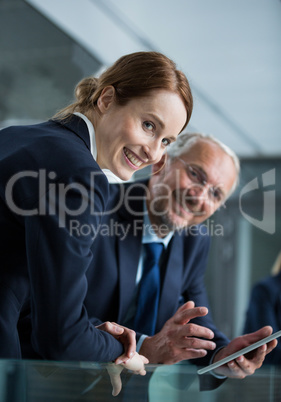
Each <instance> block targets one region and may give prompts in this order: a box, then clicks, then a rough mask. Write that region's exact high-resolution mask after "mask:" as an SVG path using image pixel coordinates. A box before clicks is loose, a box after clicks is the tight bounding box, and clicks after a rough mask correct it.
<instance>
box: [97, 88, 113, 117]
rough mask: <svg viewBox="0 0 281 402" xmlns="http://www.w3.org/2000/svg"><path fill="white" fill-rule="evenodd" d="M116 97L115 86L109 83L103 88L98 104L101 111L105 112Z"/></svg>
mask: <svg viewBox="0 0 281 402" xmlns="http://www.w3.org/2000/svg"><path fill="white" fill-rule="evenodd" d="M114 99H115V88H114V87H113V86H112V85H109V86H107V87H105V88H103V90H102V92H101V94H100V96H99V98H98V101H97V105H98V108H99V110H100V112H101V113H105V112H106V111H107V110H108V109H109V107H110V105H111V104H112V103H113V102H114Z"/></svg>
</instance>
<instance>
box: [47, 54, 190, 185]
mask: <svg viewBox="0 0 281 402" xmlns="http://www.w3.org/2000/svg"><path fill="white" fill-rule="evenodd" d="M75 93H76V98H77V101H76V102H75V103H73V104H71V105H69V106H68V107H66V108H65V109H63V110H61V111H60V112H59V113H57V115H56V116H55V119H58V120H65V119H69V117H70V116H71V115H72V114H73V113H75V112H79V113H82V114H83V115H85V116H86V117H87V118H88V119H89V120H90V121H91V123H92V124H93V126H94V130H95V141H96V147H97V151H98V152H97V158H96V159H97V162H98V164H99V166H100V167H101V168H106V169H109V170H111V172H113V173H114V174H116V175H117V176H118V177H120V178H121V179H123V180H128V179H129V178H130V177H131V176H132V174H133V173H134V172H135V171H136V170H138V169H141V168H144V167H146V166H147V165H150V164H153V163H156V162H158V160H159V159H160V158H161V156H162V154H163V152H164V150H165V147H166V146H167V145H169V144H170V143H171V142H173V141H175V140H176V137H177V135H178V134H179V133H180V132H181V131H182V130H183V129H184V128H185V127H186V125H187V123H188V121H189V120H190V117H191V112H192V107H193V99H192V94H191V91H190V87H189V84H188V81H187V79H186V77H185V75H184V74H183V73H182V72H181V71H179V70H177V69H176V65H175V63H174V62H173V61H172V60H170V59H169V58H167V57H166V56H164V55H163V54H161V53H158V52H137V53H133V54H130V55H126V56H123V57H121V58H120V59H118V60H117V61H116V62H115V63H114V64H113V66H111V67H110V68H108V69H107V70H106V71H105V72H104V73H103V74H102V75H101V76H100V78H99V79H96V78H94V77H88V78H85V79H84V80H82V81H81V82H80V83H79V84H78V85H77V87H76V92H75Z"/></svg>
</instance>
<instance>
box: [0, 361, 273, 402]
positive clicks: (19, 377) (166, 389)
mask: <svg viewBox="0 0 281 402" xmlns="http://www.w3.org/2000/svg"><path fill="white" fill-rule="evenodd" d="M107 368H108V366H107V365H106V364H98V363H88V362H82V363H71V362H46V361H31V360H29V361H27V360H0V401H1V402H49V401H50V402H51V401H52V402H72V401H73V402H74V401H75V402H82V401H93V402H96V401H114V400H115V401H124V402H125V401H126V402H130V401H134V402H135V401H149V402H158V401H159V402H166V401H167V402H177V401H179V402H182V401H190V402H280V401H281V367H280V368H276V367H269V366H267V367H266V366H264V367H262V368H261V369H259V370H257V371H256V373H255V374H254V375H252V376H249V377H247V378H245V379H243V380H234V379H228V380H226V381H225V382H223V383H222V384H221V385H220V386H219V387H218V388H217V389H214V390H207V391H206V390H205V391H200V382H201V380H202V376H198V375H197V368H196V367H195V366H193V365H191V364H188V363H181V364H176V365H171V366H166V365H147V374H146V376H139V375H135V374H132V373H131V372H129V371H128V370H123V372H122V374H121V378H122V385H123V386H122V390H121V392H120V394H119V395H118V396H117V397H113V396H112V386H111V383H110V377H109V374H108V370H107ZM201 385H202V384H201Z"/></svg>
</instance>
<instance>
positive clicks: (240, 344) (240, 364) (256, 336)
mask: <svg viewBox="0 0 281 402" xmlns="http://www.w3.org/2000/svg"><path fill="white" fill-rule="evenodd" d="M271 334H272V328H271V327H270V326H266V327H263V328H261V329H259V330H258V331H256V332H252V333H250V334H246V335H242V336H239V337H237V338H235V339H233V340H232V341H231V342H230V343H229V344H228V345H227V346H225V347H224V348H222V349H220V350H219V351H218V352H217V353H216V355H215V357H214V359H213V363H217V362H218V361H220V360H222V359H225V358H227V357H228V356H230V355H232V354H233V353H236V352H238V351H240V350H241V349H244V348H246V347H248V346H250V345H252V344H253V343H255V342H258V341H261V340H262V339H263V338H266V337H268V336H270V335H271ZM277 335H278V334H277ZM279 336H280V335H279ZM276 345H277V340H276V339H273V340H269V342H268V343H266V344H264V345H262V346H259V347H257V348H256V349H254V350H252V351H250V352H248V353H246V354H244V355H242V356H239V357H236V358H235V360H231V361H229V362H228V363H225V364H223V365H220V366H219V367H217V368H214V369H213V372H214V373H216V374H219V375H223V376H226V377H230V378H244V377H246V376H248V375H251V374H253V373H254V372H255V370H257V369H258V368H260V367H261V365H262V363H263V361H264V358H265V356H266V355H267V354H268V353H270V352H271V351H272V350H273V349H274V348H275V347H276ZM211 366H212V367H213V364H212V365H210V366H208V368H205V369H201V370H198V374H203V373H205V372H207V371H209V369H211Z"/></svg>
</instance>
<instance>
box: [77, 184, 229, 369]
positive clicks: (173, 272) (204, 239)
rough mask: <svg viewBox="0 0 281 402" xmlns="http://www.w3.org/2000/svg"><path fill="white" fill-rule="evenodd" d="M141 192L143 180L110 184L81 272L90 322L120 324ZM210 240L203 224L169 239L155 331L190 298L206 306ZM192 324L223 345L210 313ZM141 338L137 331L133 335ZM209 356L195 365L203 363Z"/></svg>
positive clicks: (138, 234) (131, 286)
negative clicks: (86, 265) (85, 282)
mask: <svg viewBox="0 0 281 402" xmlns="http://www.w3.org/2000/svg"><path fill="white" fill-rule="evenodd" d="M146 191H147V187H146V184H145V183H144V182H141V183H138V182H137V183H127V184H121V185H120V184H111V185H110V200H109V203H108V205H107V210H108V211H111V213H107V214H105V215H104V216H103V218H102V222H101V226H100V230H99V233H98V234H97V235H96V238H95V241H94V244H95V247H94V249H93V250H92V251H93V260H92V262H91V268H90V269H89V270H88V271H87V274H86V275H87V278H88V286H89V287H88V292H87V295H86V300H85V305H86V308H87V311H88V313H89V315H90V317H91V318H92V319H93V321H94V322H95V319H99V320H101V321H105V320H109V321H115V322H118V323H120V324H124V320H125V317H126V313H127V311H128V309H129V307H130V303H131V301H132V298H133V294H134V291H135V283H136V272H137V268H138V262H139V257H140V251H141V241H142V226H143V206H144V196H145V193H146ZM124 233H126V235H123V234H124ZM118 234H119V235H118ZM209 242H210V240H209V237H208V234H207V231H206V226H203V225H201V226H200V227H197V228H193V230H190V234H188V235H186V234H184V233H182V234H179V233H175V234H174V236H173V238H172V239H171V241H170V243H169V246H168V249H167V251H166V254H165V256H164V261H163V263H162V265H161V276H162V289H161V296H160V304H159V312H158V317H157V325H156V332H158V331H160V330H161V328H162V327H163V325H164V324H165V322H166V321H167V320H168V319H169V318H171V317H172V316H173V314H174V313H175V312H176V311H177V309H178V307H179V305H180V304H183V303H185V302H186V301H188V300H193V301H194V302H195V305H196V306H206V307H208V300H207V294H206V290H205V286H204V274H205V269H206V263H207V256H208V250H209ZM194 321H195V322H196V323H198V324H201V325H204V326H206V327H208V328H210V329H211V330H212V331H214V333H215V339H214V341H215V342H216V344H217V347H218V348H219V347H221V346H224V345H226V344H227V343H228V339H227V338H226V337H225V336H224V335H223V334H222V333H221V332H219V331H218V330H217V328H216V327H215V325H214V323H213V320H212V317H211V314H210V313H209V314H208V315H207V316H205V317H201V318H198V319H196V320H194ZM133 329H134V328H133ZM140 335H141V334H140V333H138V334H137V337H138V338H139V337H140ZM212 354H213V352H211V353H208V354H207V356H205V357H204V358H202V359H198V360H196V361H195V360H194V362H195V363H196V364H199V365H202V366H204V365H207V364H208V363H209V361H210V358H211V356H212Z"/></svg>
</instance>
